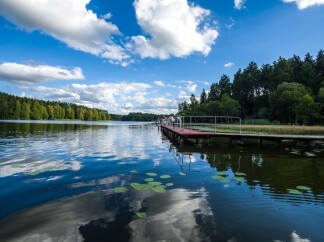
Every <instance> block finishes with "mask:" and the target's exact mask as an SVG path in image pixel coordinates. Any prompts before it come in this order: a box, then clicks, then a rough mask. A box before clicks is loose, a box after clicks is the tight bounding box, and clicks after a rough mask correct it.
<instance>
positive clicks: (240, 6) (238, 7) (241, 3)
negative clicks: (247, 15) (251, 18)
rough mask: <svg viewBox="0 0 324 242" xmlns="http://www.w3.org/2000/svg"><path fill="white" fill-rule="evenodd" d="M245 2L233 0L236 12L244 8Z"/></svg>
mask: <svg viewBox="0 0 324 242" xmlns="http://www.w3.org/2000/svg"><path fill="white" fill-rule="evenodd" d="M244 2H245V0H234V7H235V8H236V9H238V10H240V9H242V8H243V6H244Z"/></svg>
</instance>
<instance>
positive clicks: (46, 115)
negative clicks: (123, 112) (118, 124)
mask: <svg viewBox="0 0 324 242" xmlns="http://www.w3.org/2000/svg"><path fill="white" fill-rule="evenodd" d="M0 119H23V120H29V119H32V120H56V119H78V120H86V121H98V120H110V115H109V113H108V111H106V110H101V109H96V108H88V107H85V106H80V105H76V104H69V103H62V102H50V101H42V100H37V99H32V98H26V97H17V96H14V95H9V94H6V93H3V92H0Z"/></svg>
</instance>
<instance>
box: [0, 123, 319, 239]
mask: <svg viewBox="0 0 324 242" xmlns="http://www.w3.org/2000/svg"><path fill="white" fill-rule="evenodd" d="M323 229H324V149H323V148H318V147H313V148H307V147H289V145H287V146H281V147H278V146H276V145H274V144H269V145H265V146H264V147H263V148H260V147H259V146H257V145H249V144H245V145H244V146H242V145H235V144H233V145H229V144H228V142H226V141H222V140H220V141H219V142H217V141H216V144H215V145H213V146H209V147H203V146H199V145H198V146H194V145H189V144H188V145H178V144H173V143H172V142H170V141H169V140H168V138H167V137H165V136H164V135H163V133H161V131H160V130H159V129H158V127H156V126H155V125H152V124H147V123H131V122H65V121H57V122H50V121H45V122H44V121H43V122H9V121H2V122H0V241H116V242H121V241H140V242H145V241H226V242H238V241H249V242H251V241H272V242H279V241H287V242H288V241H289V242H290V241H293V242H297V241H298V242H309V241H312V242H314V241H316V242H317V241H318V242H322V241H324V230H323Z"/></svg>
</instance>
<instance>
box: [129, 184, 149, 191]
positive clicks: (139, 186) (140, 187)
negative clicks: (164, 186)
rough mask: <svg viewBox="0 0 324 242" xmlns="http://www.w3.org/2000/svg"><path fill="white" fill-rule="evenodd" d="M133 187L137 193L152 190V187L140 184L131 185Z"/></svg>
mask: <svg viewBox="0 0 324 242" xmlns="http://www.w3.org/2000/svg"><path fill="white" fill-rule="evenodd" d="M131 187H133V188H134V189H135V190H137V191H147V190H150V189H151V187H150V186H148V185H146V184H139V183H131Z"/></svg>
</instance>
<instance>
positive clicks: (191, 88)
mask: <svg viewBox="0 0 324 242" xmlns="http://www.w3.org/2000/svg"><path fill="white" fill-rule="evenodd" d="M177 82H178V83H182V84H184V86H182V87H180V88H181V89H184V90H185V91H187V92H190V93H194V92H196V89H197V84H195V83H194V82H193V81H177Z"/></svg>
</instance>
